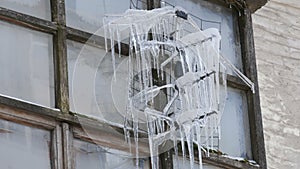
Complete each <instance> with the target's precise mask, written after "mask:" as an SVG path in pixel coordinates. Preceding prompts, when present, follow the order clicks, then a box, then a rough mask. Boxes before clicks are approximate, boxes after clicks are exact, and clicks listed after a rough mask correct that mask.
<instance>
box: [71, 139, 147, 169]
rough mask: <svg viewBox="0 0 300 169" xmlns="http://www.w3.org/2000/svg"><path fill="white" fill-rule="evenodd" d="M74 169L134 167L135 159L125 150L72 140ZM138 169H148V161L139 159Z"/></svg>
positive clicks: (129, 168)
mask: <svg viewBox="0 0 300 169" xmlns="http://www.w3.org/2000/svg"><path fill="white" fill-rule="evenodd" d="M73 144H74V150H73V151H74V156H75V169H87V168H88V169H125V168H126V169H135V168H136V167H135V159H134V158H133V157H131V156H129V155H128V154H127V153H125V152H121V151H118V150H113V149H109V148H103V147H100V146H98V145H96V144H92V143H88V142H84V141H81V140H76V139H75V140H74V143H73ZM139 161H140V169H149V161H146V160H143V159H141V160H139Z"/></svg>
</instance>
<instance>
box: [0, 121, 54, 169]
mask: <svg viewBox="0 0 300 169" xmlns="http://www.w3.org/2000/svg"><path fill="white" fill-rule="evenodd" d="M50 145H51V144H50V132H49V131H45V130H41V129H36V128H32V127H28V126H23V125H20V124H16V123H13V122H9V121H5V120H1V119H0V165H1V168H3V169H20V168H30V169H50V168H51V166H50Z"/></svg>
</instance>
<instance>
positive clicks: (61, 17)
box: [0, 0, 267, 169]
mask: <svg viewBox="0 0 300 169" xmlns="http://www.w3.org/2000/svg"><path fill="white" fill-rule="evenodd" d="M49 1H50V2H51V16H52V21H47V20H44V19H40V18H37V17H34V16H30V15H27V14H23V13H20V12H17V11H14V10H10V9H6V8H3V7H0V20H3V21H6V22H9V23H12V24H16V25H19V26H22V27H26V28H29V29H32V30H36V31H40V32H44V33H48V34H51V35H53V57H54V74H55V77H54V79H55V108H56V109H51V108H46V107H41V106H38V105H34V104H31V103H27V102H23V101H20V100H15V99H11V98H7V97H4V96H0V118H1V119H4V120H9V121H14V122H17V123H21V124H25V125H30V126H35V127H39V128H44V129H46V130H50V131H52V146H51V147H52V148H51V158H52V159H51V162H52V164H51V166H52V169H74V161H73V160H74V159H73V155H72V140H73V137H76V138H79V139H83V140H86V141H91V140H93V141H96V142H98V143H100V144H101V145H104V146H111V147H115V148H117V149H120V150H122V149H124V148H125V147H124V145H123V146H122V144H124V141H123V139H124V138H123V136H120V135H111V134H110V132H109V131H111V129H112V128H116V126H111V125H109V124H106V123H105V122H103V121H100V120H96V119H93V118H89V117H86V116H83V115H79V114H74V113H72V112H70V109H69V107H70V106H69V86H68V66H67V65H68V63H67V40H73V41H76V42H81V43H86V42H87V41H88V43H90V44H91V45H95V46H99V47H102V48H103V47H104V38H103V37H100V36H97V35H93V34H91V33H88V32H85V31H83V30H78V29H74V28H71V27H68V26H67V25H66V9H65V0H49ZM209 1H211V2H213V3H217V4H218V5H224V6H228V5H229V4H230V5H235V6H236V11H235V13H236V14H235V15H236V16H237V27H238V32H239V37H240V44H241V55H242V62H243V68H244V73H245V74H246V76H247V77H249V78H250V79H251V80H252V81H253V82H254V83H255V94H252V92H251V91H250V90H249V88H248V87H247V86H246V85H245V84H244V83H243V82H242V81H241V80H240V79H238V78H237V77H235V76H232V75H228V76H227V84H228V86H229V87H232V88H236V89H239V90H243V91H245V92H246V94H247V102H248V103H247V104H248V115H249V126H250V137H251V147H252V154H253V159H254V160H255V161H256V162H257V163H258V164H259V166H252V165H250V164H248V163H243V162H239V161H235V160H232V159H229V158H225V157H223V156H220V155H217V154H211V155H210V157H204V159H203V162H205V163H209V164H212V165H214V166H219V167H223V168H250V169H252V168H253V169H254V168H257V169H258V168H261V169H266V168H267V165H266V157H265V147H264V137H263V127H262V115H261V108H260V101H259V91H258V81H257V69H256V58H255V50H254V39H253V29H252V18H251V13H252V12H254V11H255V10H256V9H257V8H259V7H261V6H262V5H264V4H265V3H266V0H263V1H258V0H255V1H253V0H252V1H250V0H245V1H244V0H230V1H229V0H209ZM241 2H244V3H243V4H244V5H243V6H239V5H238V4H237V3H241ZM159 6H160V0H147V9H153V8H157V7H159ZM241 11H242V12H241ZM123 47H124V49H125V50H123V52H124V53H123V54H124V55H127V52H128V51H126V45H124V46H123ZM79 118H80V120H79ZM82 123H84V125H85V127H88V128H91V129H93V130H95V131H98V133H99V132H100V133H101V134H100V135H99V134H93V135H88V136H87V135H86V134H84V131H83V127H82V126H81V125H82ZM104 136H110V137H109V138H110V140H111V139H112V138H113V139H114V142H113V144H109V143H108V142H105V139H103V138H104ZM92 137H93V138H92ZM120 145H121V146H120ZM125 146H126V145H125ZM145 147H147V143H145V145H144V146H142V147H141V149H144V150H143V151H145V152H146V150H145ZM167 153H169V152H167ZM161 157H162V158H161V159H168V160H167V161H163V162H162V166H164V168H170V169H171V168H172V164H171V163H172V159H171V158H165V157H170V154H162V155H161ZM61 159H62V160H61Z"/></svg>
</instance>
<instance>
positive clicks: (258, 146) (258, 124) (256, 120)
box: [239, 9, 266, 169]
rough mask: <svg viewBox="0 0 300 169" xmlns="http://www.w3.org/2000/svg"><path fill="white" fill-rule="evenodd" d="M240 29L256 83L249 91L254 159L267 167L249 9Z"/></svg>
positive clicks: (248, 73) (250, 74)
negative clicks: (252, 90) (253, 88)
mask: <svg viewBox="0 0 300 169" xmlns="http://www.w3.org/2000/svg"><path fill="white" fill-rule="evenodd" d="M239 30H240V35H241V48H242V60H243V66H244V72H245V75H246V76H247V77H249V78H250V80H252V81H253V82H254V84H255V94H253V93H252V92H251V91H247V100H248V115H249V123H250V124H251V125H250V136H251V147H252V154H253V159H254V160H255V161H256V162H257V163H258V164H259V165H260V168H262V169H265V168H266V156H265V146H264V135H263V126H262V115H261V107H260V98H259V91H258V80H257V68H256V57H255V48H254V38H253V29H252V18H251V12H250V10H249V9H245V11H244V13H243V14H242V16H240V17H239Z"/></svg>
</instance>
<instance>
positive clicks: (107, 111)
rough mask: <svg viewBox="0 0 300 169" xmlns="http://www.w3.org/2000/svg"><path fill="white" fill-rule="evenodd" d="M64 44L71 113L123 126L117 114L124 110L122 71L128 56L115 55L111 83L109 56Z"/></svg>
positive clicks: (77, 45)
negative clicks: (66, 54) (66, 56)
mask: <svg viewBox="0 0 300 169" xmlns="http://www.w3.org/2000/svg"><path fill="white" fill-rule="evenodd" d="M67 44H68V48H67V49H68V50H67V51H68V69H69V87H70V103H71V105H70V107H71V111H73V112H77V113H82V114H86V115H89V116H92V117H96V118H100V119H106V120H108V121H111V122H116V123H120V124H123V122H124V121H123V120H124V119H123V116H122V114H120V113H119V112H124V111H125V107H126V98H127V95H126V93H124V92H126V87H125V86H126V85H127V73H128V71H126V70H123V68H124V64H126V63H127V62H126V61H127V59H128V57H126V56H123V57H121V58H119V57H118V56H116V73H117V76H116V80H114V76H113V74H114V73H113V72H114V71H113V63H112V57H111V55H110V54H109V53H106V52H105V50H103V49H100V48H96V47H92V46H89V45H83V44H81V43H77V42H73V41H68V43H67ZM120 65H123V66H120ZM125 67H126V66H125ZM114 101H115V102H114ZM116 102H117V103H118V104H117V105H115V104H114V103H116ZM117 106H119V107H117Z"/></svg>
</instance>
